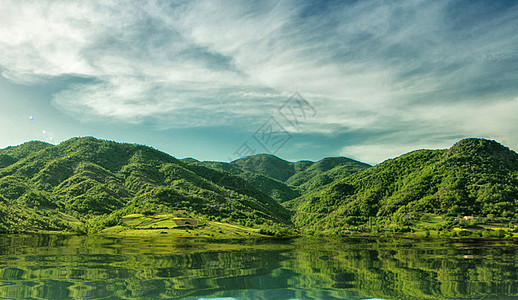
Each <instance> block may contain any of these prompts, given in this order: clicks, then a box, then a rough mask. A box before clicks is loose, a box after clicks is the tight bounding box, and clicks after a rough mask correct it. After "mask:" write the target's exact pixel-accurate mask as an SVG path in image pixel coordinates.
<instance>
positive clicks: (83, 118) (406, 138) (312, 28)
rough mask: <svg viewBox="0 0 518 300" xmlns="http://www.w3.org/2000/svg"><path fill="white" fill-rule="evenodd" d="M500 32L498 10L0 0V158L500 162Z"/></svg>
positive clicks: (505, 52)
mask: <svg viewBox="0 0 518 300" xmlns="http://www.w3.org/2000/svg"><path fill="white" fill-rule="evenodd" d="M516 28H518V5H516V4H514V2H513V1H257V2H250V1H222V2H219V1H176V2H170V1H134V2H131V1H102V2H101V1H98V2H94V1H8V0H0V53H1V55H0V74H1V76H0V148H3V147H6V146H9V145H16V144H20V143H23V142H25V141H28V140H45V141H48V142H51V143H59V142H61V141H63V140H66V139H68V138H71V137H74V136H95V137H98V138H103V139H109V140H116V141H120V142H131V143H140V144H147V145H150V146H153V147H155V148H158V149H160V150H163V151H165V152H168V153H170V154H171V155H173V156H176V157H178V158H183V157H189V156H191V157H195V158H198V159H201V160H222V161H228V160H232V159H236V158H238V157H239V156H241V155H245V154H252V153H260V152H272V153H274V154H276V155H278V156H280V157H283V158H285V159H288V160H293V161H296V160H302V159H310V160H318V159H320V158H323V157H326V156H338V155H343V156H347V157H352V158H355V159H358V160H361V161H364V162H368V163H372V164H376V163H379V162H381V161H383V160H385V159H388V158H392V157H395V156H399V155H400V154H403V153H405V152H408V151H411V150H415V149H422V148H428V149H436V148H447V147H450V146H451V145H452V144H453V143H454V142H455V141H457V140H459V139H461V138H465V137H484V138H491V139H495V140H497V141H499V142H501V143H503V144H504V145H506V146H508V147H510V148H512V149H514V150H516V149H518V135H517V134H516V132H517V130H518V117H517V112H518V84H517V83H518V34H517V33H516ZM295 93H298V94H295ZM293 95H295V97H294V98H290V97H292V96H293Z"/></svg>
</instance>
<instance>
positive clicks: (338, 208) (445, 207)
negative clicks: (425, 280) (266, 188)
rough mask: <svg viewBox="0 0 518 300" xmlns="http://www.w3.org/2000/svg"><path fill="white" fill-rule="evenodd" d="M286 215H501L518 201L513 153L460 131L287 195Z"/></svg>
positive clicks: (319, 223) (318, 219)
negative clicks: (439, 143) (438, 144)
mask: <svg viewBox="0 0 518 300" xmlns="http://www.w3.org/2000/svg"><path fill="white" fill-rule="evenodd" d="M289 206H290V207H291V208H293V209H294V210H296V211H297V214H296V215H295V216H294V223H295V224H296V225H298V226H300V227H303V228H306V229H309V230H314V231H325V230H327V231H347V230H348V229H350V228H353V227H357V226H370V227H371V228H372V226H373V223H375V224H376V226H382V227H383V226H384V225H387V224H389V223H391V222H402V223H404V221H405V220H406V221H409V220H412V221H418V220H420V219H422V218H423V217H425V216H428V217H429V216H430V215H436V216H441V217H451V218H452V219H453V218H461V217H463V216H479V217H486V218H487V217H488V216H490V217H496V218H498V217H501V218H503V219H504V220H507V221H512V220H514V219H515V218H516V211H517V208H518V155H517V154H516V153H515V152H513V151H511V150H509V149H508V148H507V147H504V146H502V145H500V144H499V143H497V142H495V141H492V140H484V139H465V140H462V141H460V142H458V143H456V144H455V145H453V146H452V147H451V148H450V149H448V150H418V151H414V152H411V153H408V154H405V155H402V156H401V157H398V158H395V159H391V160H388V161H385V162H383V163H381V164H379V165H377V166H375V167H372V168H369V169H366V170H364V171H362V172H359V173H356V174H353V175H351V176H349V177H347V178H345V179H344V180H341V181H338V182H334V183H332V184H330V185H328V186H327V187H325V188H324V189H321V190H318V191H313V192H310V193H308V194H306V195H304V196H302V197H300V198H298V199H296V200H293V201H291V202H290V203H289Z"/></svg>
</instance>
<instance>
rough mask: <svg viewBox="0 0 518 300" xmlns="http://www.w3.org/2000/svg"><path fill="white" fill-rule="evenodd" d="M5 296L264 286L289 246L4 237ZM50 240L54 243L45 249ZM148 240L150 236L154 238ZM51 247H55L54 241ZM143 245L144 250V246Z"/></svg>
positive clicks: (163, 293)
mask: <svg viewBox="0 0 518 300" xmlns="http://www.w3.org/2000/svg"><path fill="white" fill-rule="evenodd" d="M0 240H1V241H0V244H1V245H4V246H7V245H9V246H7V247H4V249H5V250H4V253H3V255H4V256H0V298H3V297H5V298H36V299H38V298H46V299H48V298H67V297H72V298H86V297H121V298H133V297H151V298H159V297H166V298H175V297H184V296H186V295H189V294H192V293H197V294H200V295H204V294H208V293H213V292H217V291H223V290H229V289H230V290H239V289H247V288H260V286H258V284H260V282H259V283H258V282H257V281H254V278H255V277H258V276H266V275H268V274H270V273H272V272H273V270H274V269H277V268H279V262H280V261H282V260H283V259H286V258H283V257H282V256H281V255H280V254H281V253H282V252H283V251H285V250H282V249H278V250H275V249H274V250H268V249H266V250H264V249H262V247H250V246H239V245H235V244H218V245H215V246H214V247H212V246H211V245H207V244H206V243H196V242H190V241H183V242H178V243H175V241H174V240H162V241H155V242H156V244H155V245H156V247H152V246H151V245H153V244H154V243H153V242H151V243H144V245H142V243H140V242H142V241H134V242H133V243H128V244H126V245H125V246H126V247H125V248H121V245H120V244H119V243H118V242H117V241H113V240H109V239H99V240H97V241H95V240H94V241H92V239H89V238H85V237H69V238H65V239H62V238H61V237H41V236H34V237H32V238H31V237H20V240H18V242H20V243H21V245H16V238H13V237H12V236H11V237H6V238H3V239H2V238H1V237H0ZM45 242H47V244H48V245H49V246H50V247H49V246H44V247H42V244H44V243H45ZM148 242H150V241H148ZM52 245H53V246H52ZM141 246H142V247H141Z"/></svg>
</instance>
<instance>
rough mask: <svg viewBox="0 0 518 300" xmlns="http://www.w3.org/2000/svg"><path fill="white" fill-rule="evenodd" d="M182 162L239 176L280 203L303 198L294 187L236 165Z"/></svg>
mask: <svg viewBox="0 0 518 300" xmlns="http://www.w3.org/2000/svg"><path fill="white" fill-rule="evenodd" d="M182 161H184V162H189V163H193V164H197V165H202V166H205V167H208V168H212V169H217V170H221V171H224V172H228V173H230V174H233V175H236V176H239V177H241V178H243V179H245V180H246V181H248V182H249V183H250V184H252V185H253V186H254V187H255V188H257V189H258V190H260V191H261V192H263V193H265V194H266V195H268V196H270V197H272V198H273V199H275V200H277V201H278V202H280V203H282V202H286V201H288V200H291V199H294V198H297V197H299V196H301V193H300V192H299V191H298V190H296V189H295V188H294V187H291V186H288V185H287V184H285V183H284V182H281V181H279V180H276V179H273V178H271V177H268V176H265V175H262V174H259V173H254V172H250V171H246V170H245V169H243V168H241V167H239V166H238V165H236V164H231V163H224V162H211V161H204V162H200V161H193V160H190V159H189V160H182Z"/></svg>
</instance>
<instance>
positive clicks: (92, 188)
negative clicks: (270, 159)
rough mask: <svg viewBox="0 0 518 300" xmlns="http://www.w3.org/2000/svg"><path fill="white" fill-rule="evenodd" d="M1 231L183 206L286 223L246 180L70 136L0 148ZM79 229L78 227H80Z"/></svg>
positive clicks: (221, 217) (241, 220)
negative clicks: (58, 141) (54, 142)
mask: <svg viewBox="0 0 518 300" xmlns="http://www.w3.org/2000/svg"><path fill="white" fill-rule="evenodd" d="M0 163H1V167H0V231H3V232H5V231H7V232H12V231H30V230H41V229H48V230H63V229H73V228H76V227H81V226H83V227H84V226H87V227H88V226H90V227H96V228H102V227H105V226H110V225H115V224H117V223H119V222H120V220H121V217H122V216H123V215H127V214H132V213H144V214H154V213H164V212H176V211H182V212H183V213H184V214H190V215H192V216H195V217H200V218H205V219H208V220H215V221H224V222H231V223H237V224H246V225H250V226H252V225H258V224H263V223H271V222H273V223H278V222H280V223H289V216H290V213H289V212H288V211H287V210H286V209H284V208H283V207H281V206H280V205H279V204H278V203H277V202H276V201H274V200H273V199H272V198H270V197H269V196H267V195H265V194H264V193H262V192H260V191H259V190H257V189H256V188H255V187H254V186H252V185H251V184H250V183H248V182H247V181H245V180H244V179H242V178H240V177H237V176H234V175H231V174H228V173H224V172H221V171H217V170H214V169H210V168H207V167H204V166H198V165H192V164H191V165H188V164H185V163H183V162H181V161H179V160H177V159H175V158H173V157H171V156H170V155H168V154H166V153H163V152H160V151H158V150H156V149H153V148H150V147H147V146H142V145H132V144H121V143H116V142H110V141H102V140H98V139H95V138H91V137H88V138H73V139H70V140H68V141H65V142H63V143H61V144H59V145H57V146H53V145H50V144H46V143H41V142H29V143H25V144H23V145H20V146H16V147H9V148H6V149H2V150H0ZM76 229H77V228H76Z"/></svg>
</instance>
